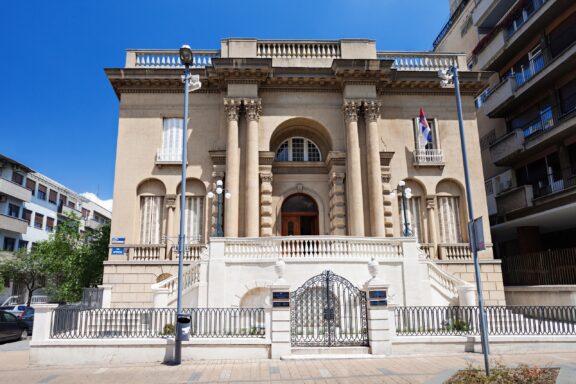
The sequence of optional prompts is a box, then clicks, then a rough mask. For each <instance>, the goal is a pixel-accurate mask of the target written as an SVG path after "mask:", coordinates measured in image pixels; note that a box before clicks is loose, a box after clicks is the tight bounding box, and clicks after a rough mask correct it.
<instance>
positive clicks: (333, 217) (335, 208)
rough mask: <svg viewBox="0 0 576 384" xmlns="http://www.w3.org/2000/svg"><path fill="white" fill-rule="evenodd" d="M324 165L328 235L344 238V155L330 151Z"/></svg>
mask: <svg viewBox="0 0 576 384" xmlns="http://www.w3.org/2000/svg"><path fill="white" fill-rule="evenodd" d="M326 164H327V165H328V172H329V175H330V191H329V216H330V234H331V235H337V236H346V185H345V180H346V154H345V153H343V152H336V151H332V152H330V153H328V157H327V159H326Z"/></svg>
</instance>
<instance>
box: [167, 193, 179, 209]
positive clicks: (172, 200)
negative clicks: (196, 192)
mask: <svg viewBox="0 0 576 384" xmlns="http://www.w3.org/2000/svg"><path fill="white" fill-rule="evenodd" d="M176 199H177V196H176V195H166V208H170V209H175V208H176Z"/></svg>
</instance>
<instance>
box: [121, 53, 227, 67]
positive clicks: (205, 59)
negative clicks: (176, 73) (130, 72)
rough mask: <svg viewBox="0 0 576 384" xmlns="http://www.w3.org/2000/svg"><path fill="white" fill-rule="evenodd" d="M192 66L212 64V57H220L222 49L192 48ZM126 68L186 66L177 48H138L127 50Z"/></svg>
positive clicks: (208, 65)
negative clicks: (181, 60)
mask: <svg viewBox="0 0 576 384" xmlns="http://www.w3.org/2000/svg"><path fill="white" fill-rule="evenodd" d="M192 56H193V59H192V60H193V61H192V65H191V67H192V68H206V67H210V66H212V59H213V58H215V57H220V51H218V50H208V49H194V50H192ZM126 68H168V69H170V68H184V65H182V62H180V55H179V52H178V50H177V49H138V50H132V49H130V50H128V51H127V52H126Z"/></svg>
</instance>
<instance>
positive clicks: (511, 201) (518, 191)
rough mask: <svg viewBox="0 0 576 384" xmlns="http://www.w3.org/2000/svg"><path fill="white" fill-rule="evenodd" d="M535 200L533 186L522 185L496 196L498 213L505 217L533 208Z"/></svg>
mask: <svg viewBox="0 0 576 384" xmlns="http://www.w3.org/2000/svg"><path fill="white" fill-rule="evenodd" d="M533 198H534V194H533V190H532V186H531V185H522V186H520V187H517V188H512V189H509V190H507V191H504V192H502V193H500V194H498V195H496V206H497V207H498V213H499V214H501V215H505V214H507V213H509V212H514V211H517V210H520V209H524V208H528V207H531V206H532V199H533Z"/></svg>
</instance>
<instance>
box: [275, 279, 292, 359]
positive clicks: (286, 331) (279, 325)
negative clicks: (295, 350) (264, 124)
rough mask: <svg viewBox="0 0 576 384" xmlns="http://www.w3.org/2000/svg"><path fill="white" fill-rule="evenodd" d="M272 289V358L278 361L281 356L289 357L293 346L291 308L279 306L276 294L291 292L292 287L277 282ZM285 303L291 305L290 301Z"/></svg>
mask: <svg viewBox="0 0 576 384" xmlns="http://www.w3.org/2000/svg"><path fill="white" fill-rule="evenodd" d="M270 288H271V289H270V291H271V294H272V309H271V316H270V320H271V321H270V322H271V325H270V328H271V330H270V341H271V343H272V345H271V349H270V357H271V358H272V359H278V358H280V357H281V356H286V355H289V354H290V353H291V352H292V346H291V344H290V307H289V306H278V302H280V301H278V300H276V299H274V293H275V292H278V293H286V292H290V285H289V284H286V283H285V282H282V283H279V282H277V283H274V284H273V285H272V286H271V287H270ZM281 301H282V300H281ZM283 302H284V303H288V305H289V303H290V301H289V300H288V301H283Z"/></svg>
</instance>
